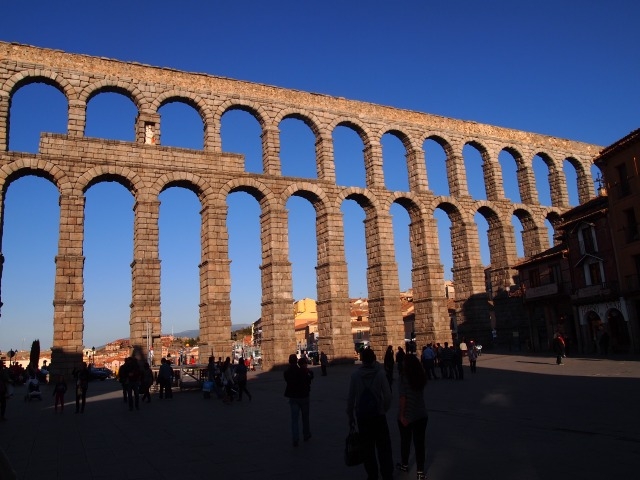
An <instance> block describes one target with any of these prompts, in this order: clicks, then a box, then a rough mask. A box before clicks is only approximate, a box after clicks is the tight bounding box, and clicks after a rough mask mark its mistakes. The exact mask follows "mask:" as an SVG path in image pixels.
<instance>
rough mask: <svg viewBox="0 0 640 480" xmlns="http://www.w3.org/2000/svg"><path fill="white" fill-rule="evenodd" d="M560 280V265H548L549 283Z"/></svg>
mask: <svg viewBox="0 0 640 480" xmlns="http://www.w3.org/2000/svg"><path fill="white" fill-rule="evenodd" d="M559 282H560V265H558V264H554V265H549V283H559Z"/></svg>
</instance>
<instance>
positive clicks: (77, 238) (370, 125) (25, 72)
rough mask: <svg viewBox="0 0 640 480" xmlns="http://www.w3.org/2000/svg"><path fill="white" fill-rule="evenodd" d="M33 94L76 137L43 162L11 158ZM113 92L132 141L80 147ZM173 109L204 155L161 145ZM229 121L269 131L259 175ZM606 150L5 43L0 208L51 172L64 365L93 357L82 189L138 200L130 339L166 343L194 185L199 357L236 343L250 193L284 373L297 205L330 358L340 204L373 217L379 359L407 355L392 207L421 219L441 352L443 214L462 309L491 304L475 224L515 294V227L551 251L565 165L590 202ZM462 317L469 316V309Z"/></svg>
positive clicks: (274, 344) (265, 308)
mask: <svg viewBox="0 0 640 480" xmlns="http://www.w3.org/2000/svg"><path fill="white" fill-rule="evenodd" d="M34 82H37V83H46V84H49V85H51V86H54V87H55V88H57V89H58V90H59V91H60V92H61V93H62V94H63V95H64V96H65V97H66V100H67V102H68V117H67V118H68V126H67V132H66V134H64V135H61V134H52V133H43V134H42V136H41V139H40V146H39V151H38V153H37V154H26V153H20V152H11V151H9V150H8V142H9V126H10V125H9V120H10V119H9V111H10V104H11V99H12V96H13V94H14V93H15V92H16V91H17V90H18V89H19V88H21V87H22V86H24V85H27V84H29V83H34ZM105 91H116V92H118V93H122V94H124V95H126V96H127V97H129V98H130V99H131V100H132V101H133V103H134V104H135V105H136V107H137V109H138V116H137V120H136V138H135V141H134V142H124V141H114V140H102V139H94V138H88V137H85V136H84V131H85V124H86V106H87V103H88V101H89V100H90V99H91V98H92V97H93V96H95V95H97V94H98V93H101V92H105ZM173 101H180V102H184V103H187V104H189V105H190V106H192V107H193V108H194V109H196V110H197V112H198V113H199V114H200V116H201V118H202V120H203V124H204V149H203V150H202V151H199V150H187V149H180V148H170V147H163V146H162V144H161V125H160V115H159V113H158V110H159V108H160V107H162V106H163V105H165V104H167V103H169V102H173ZM232 109H242V110H245V111H248V112H250V113H251V114H252V115H254V116H255V118H256V119H257V120H258V121H259V123H260V126H261V129H262V135H261V138H262V152H263V153H262V155H263V167H264V173H263V174H255V173H247V172H246V171H245V168H244V158H243V156H242V155H237V154H229V153H223V152H222V142H221V137H220V125H221V117H222V115H223V114H224V113H225V112H227V111H229V110H232ZM290 117H294V118H298V119H302V120H303V121H304V122H305V123H306V124H307V125H308V126H309V127H310V128H311V130H312V132H313V134H314V135H315V139H316V143H315V145H316V168H317V179H300V178H292V177H285V176H282V175H281V168H280V157H279V151H280V148H279V141H280V140H279V122H280V121H282V120H283V119H285V118H290ZM338 126H348V127H350V128H352V129H353V130H355V131H356V132H357V133H358V135H359V136H360V138H361V139H362V141H363V144H364V161H365V168H366V188H359V187H341V186H338V185H336V181H335V168H334V161H333V143H332V132H333V130H334V129H335V128H336V127H338ZM389 132H391V133H393V134H394V135H396V136H397V137H398V138H399V139H400V140H401V141H402V142H403V144H404V146H405V148H406V152H407V154H406V161H407V169H408V174H409V191H408V192H393V191H389V190H387V189H386V188H385V184H384V178H383V169H382V147H381V137H382V136H383V135H384V134H385V133H389ZM427 139H433V140H435V141H437V142H438V143H439V144H440V145H441V146H443V148H444V150H445V152H446V157H447V158H446V166H447V176H448V183H449V191H450V195H449V196H447V197H442V196H435V195H434V193H433V192H432V191H430V190H429V185H428V182H427V172H426V165H425V161H424V157H425V156H424V151H423V149H422V145H423V143H424V142H425V140H427ZM466 144H470V145H473V146H474V147H475V148H476V149H478V150H479V151H480V153H481V155H482V159H483V171H484V180H485V188H486V193H487V200H483V201H476V200H474V199H473V198H472V197H471V196H470V195H469V192H468V188H467V179H466V176H465V168H464V164H463V157H462V149H463V147H464V146H465V145H466ZM503 150H506V151H508V152H509V153H510V154H511V155H512V156H513V157H514V159H515V160H516V163H517V166H518V169H517V176H518V184H519V189H520V193H521V199H522V203H520V204H513V203H511V202H510V201H509V200H507V199H506V198H505V196H504V189H503V185H502V177H501V172H500V165H499V163H498V155H499V153H500V152H501V151H503ZM599 150H600V148H599V147H597V146H595V145H589V144H584V143H580V142H573V141H569V140H564V139H559V138H554V137H549V136H544V135H538V134H532V133H528V132H522V131H516V130H511V129H506V128H498V127H493V126H490V125H483V124H478V123H475V122H468V121H461V120H454V119H449V118H444V117H440V116H435V115H428V114H424V113H419V112H414V111H408V110H401V109H396V108H390V107H385V106H379V105H374V104H370V103H364V102H358V101H351V100H346V99H344V98H336V97H330V96H326V95H318V94H312V93H307V92H302V91H296V90H288V89H283V88H277V87H273V86H268V85H262V84H255V83H249V82H244V81H238V80H231V79H228V78H221V77H215V76H212V75H204V74H194V73H187V72H182V71H177V70H172V69H166V68H157V67H152V66H146V65H141V64H137V63H126V62H121V61H117V60H109V59H104V58H96V57H90V56H85V55H76V54H69V53H65V52H61V51H58V50H49V49H42V48H37V47H31V46H26V45H18V44H10V43H4V42H0V185H1V187H2V192H3V195H2V203H0V209H2V210H3V209H4V198H5V193H6V190H7V187H8V186H9V184H10V183H11V181H13V180H15V179H16V178H19V177H21V176H23V175H28V174H37V175H40V176H44V177H46V178H48V179H50V180H51V181H52V182H53V183H54V184H55V185H56V187H57V189H58V190H59V192H60V235H59V246H58V253H57V256H56V278H55V290H54V299H53V302H54V318H53V325H54V339H53V342H54V345H53V349H54V352H53V353H54V359H53V361H54V362H56V361H60V362H64V361H65V360H64V359H65V358H70V357H73V356H74V355H78V354H81V351H82V347H83V304H84V295H83V263H84V257H83V236H84V226H83V224H84V218H83V210H84V201H85V197H84V193H85V191H86V189H87V188H89V186H91V185H92V184H94V183H96V182H98V181H101V180H104V179H109V180H115V181H118V182H119V183H121V184H122V185H124V186H125V187H126V188H127V189H129V191H130V192H131V193H132V195H133V196H134V199H135V206H134V210H135V214H134V215H135V216H134V252H133V261H132V267H131V268H132V284H133V286H132V288H133V293H132V302H131V316H130V329H131V340H132V344H138V345H143V344H145V342H144V341H143V336H144V335H145V333H146V325H147V323H150V324H151V326H152V327H151V328H152V332H151V333H152V334H153V335H159V334H160V332H161V318H160V260H159V254H158V216H159V200H158V195H159V194H160V193H161V192H162V191H163V190H164V189H166V188H168V187H170V186H173V185H180V186H186V187H188V188H190V189H191V190H193V191H194V192H195V193H196V194H197V195H198V197H199V199H200V202H201V205H202V212H201V215H202V228H201V247H202V261H201V264H200V266H199V268H200V292H201V293H200V339H201V342H202V344H203V345H204V347H202V348H203V350H204V351H205V352H209V351H210V350H213V351H214V352H226V351H227V350H228V341H229V337H230V329H231V313H230V312H231V308H230V290H231V281H230V272H229V259H228V244H227V240H228V238H227V237H228V236H227V230H226V216H227V205H226V197H227V195H229V194H230V193H232V192H235V191H244V192H247V193H249V194H251V195H252V196H253V197H255V198H256V199H257V200H258V202H259V205H260V208H261V217H260V222H261V235H262V259H263V263H262V265H261V275H262V303H261V304H262V316H261V318H262V325H263V339H262V350H263V357H264V358H265V362H266V365H265V366H266V367H268V368H269V367H272V366H274V365H276V364H278V363H283V362H285V361H286V358H287V356H288V354H289V353H290V352H291V351H293V350H294V348H295V341H294V332H293V328H291V326H292V304H293V298H292V297H293V294H292V281H291V264H290V262H289V258H288V243H287V238H288V232H287V212H286V209H285V204H286V202H287V199H288V198H290V197H291V196H293V195H297V196H302V197H304V198H306V199H307V200H309V201H310V202H311V203H312V205H313V206H314V208H315V212H316V231H317V254H318V258H317V268H316V270H317V289H318V301H317V308H318V323H319V332H320V348H322V349H323V350H324V351H325V352H327V353H328V354H329V355H330V357H331V358H334V359H341V358H345V359H346V358H350V357H351V356H352V353H353V343H352V337H351V324H350V311H349V295H348V279H347V267H346V261H345V252H344V238H343V237H344V235H343V220H342V214H341V211H340V207H341V203H342V202H343V201H344V200H346V199H352V200H355V201H356V202H358V204H359V205H360V206H361V207H362V208H363V210H364V211H365V213H366V219H365V234H366V250H367V260H368V271H367V285H368V296H369V314H370V317H369V319H370V322H371V338H372V344H373V346H374V348H376V349H377V350H378V351H382V350H383V348H384V347H385V346H386V345H388V344H392V345H399V344H401V342H402V341H403V337H404V331H403V325H402V313H401V305H400V299H399V295H398V293H399V282H398V271H397V266H396V261H395V256H394V246H393V235H392V223H391V215H390V212H389V208H390V206H391V205H392V204H393V203H394V202H395V203H399V204H401V205H402V206H404V207H405V208H406V210H407V211H408V212H409V216H410V219H411V224H410V239H411V254H412V262H413V270H412V286H413V294H414V305H415V325H416V331H417V332H418V334H419V338H418V342H419V343H421V344H422V343H424V341H426V340H436V341H441V342H442V341H446V340H450V338H451V333H450V324H449V317H448V312H447V302H446V298H445V295H444V289H443V280H444V272H443V266H442V264H441V263H440V256H439V251H438V237H437V231H436V225H435V220H434V216H433V215H434V212H435V210H436V209H442V210H444V211H445V212H447V214H448V215H449V217H450V218H451V219H452V228H451V235H452V247H453V252H454V269H453V270H454V282H455V285H456V298H457V302H458V304H459V305H462V302H464V301H465V300H466V299H468V298H470V297H472V296H473V295H478V294H483V293H484V292H485V277H484V268H483V266H482V262H481V261H480V258H479V256H478V255H479V254H478V252H479V246H478V233H477V229H476V226H475V223H474V220H473V217H474V215H475V214H476V213H477V212H480V213H482V214H483V215H484V216H485V218H486V219H487V222H488V224H489V245H490V250H491V270H490V271H491V283H492V285H493V286H494V287H496V286H498V287H500V288H508V287H509V285H510V284H511V283H512V281H513V280H512V277H513V271H512V269H511V268H510V265H513V264H514V263H515V260H516V247H515V237H514V232H513V227H512V226H511V221H510V219H511V217H512V215H516V216H517V217H518V218H519V219H520V220H521V222H522V225H523V243H524V250H525V254H527V255H529V254H532V253H536V252H538V251H540V250H543V249H544V248H545V247H544V245H545V244H548V242H547V240H546V238H547V232H546V228H545V226H544V221H545V219H548V218H550V217H551V216H553V215H554V214H557V213H559V212H561V211H562V210H564V209H566V208H567V207H568V194H567V189H566V184H565V179H564V175H563V171H562V162H563V161H564V160H569V161H570V162H571V163H572V165H573V166H574V167H575V168H576V171H577V174H578V193H579V197H580V198H579V200H580V202H581V203H582V202H585V201H587V200H588V199H589V198H590V197H591V196H592V190H593V188H592V186H591V185H592V182H591V180H590V174H589V172H590V165H591V160H592V158H593V157H594V156H595V155H596V154H597V153H598V152H599ZM536 155H539V156H540V157H542V158H543V159H544V161H545V162H546V163H547V166H548V167H549V182H550V189H551V197H552V203H553V206H551V207H543V206H541V205H540V204H539V203H538V199H537V194H536V188H535V179H534V175H533V169H532V160H533V158H534V156H536ZM2 210H0V218H2ZM1 228H2V226H0V241H1V233H2V230H1ZM0 262H1V257H0ZM0 273H1V263H0ZM461 315H462V316H463V317H464V315H465V312H464V311H463V310H462V309H461ZM156 348H158V346H156ZM56 356H57V358H56Z"/></svg>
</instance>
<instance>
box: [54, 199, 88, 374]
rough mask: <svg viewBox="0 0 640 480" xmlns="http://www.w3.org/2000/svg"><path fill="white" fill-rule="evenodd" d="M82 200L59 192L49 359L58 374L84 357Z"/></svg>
mask: <svg viewBox="0 0 640 480" xmlns="http://www.w3.org/2000/svg"><path fill="white" fill-rule="evenodd" d="M84 203H85V199H84V196H82V195H61V196H60V237H59V239H58V254H57V255H56V277H55V287H54V293H53V346H52V353H51V363H52V364H53V365H54V368H55V371H56V373H61V374H69V373H70V372H71V371H72V370H73V367H74V366H77V363H78V362H80V361H82V359H83V358H82V346H83V345H82V343H83V338H82V335H83V330H84V321H83V313H84V283H83V282H84V281H83V270H84V256H83V251H82V244H83V240H84Z"/></svg>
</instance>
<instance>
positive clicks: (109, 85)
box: [79, 79, 149, 112]
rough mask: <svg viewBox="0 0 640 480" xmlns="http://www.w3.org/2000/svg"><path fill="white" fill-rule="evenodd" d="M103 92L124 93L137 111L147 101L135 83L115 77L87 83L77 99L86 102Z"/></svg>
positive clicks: (141, 108)
mask: <svg viewBox="0 0 640 480" xmlns="http://www.w3.org/2000/svg"><path fill="white" fill-rule="evenodd" d="M132 85H134V87H133V88H131V86H132ZM103 92H104V93H107V92H116V93H121V94H123V95H125V96H126V97H127V98H129V100H131V101H132V102H133V104H134V105H135V106H136V109H137V110H138V112H141V111H142V110H143V106H144V105H145V104H147V103H149V102H147V101H146V100H145V94H144V93H143V92H141V91H140V89H139V88H138V87H137V86H135V83H129V82H126V81H123V80H117V79H113V80H111V79H105V80H99V81H97V82H94V83H90V84H88V85H87V86H86V87H84V89H83V90H82V92H81V93H80V95H79V100H81V101H83V102H84V103H85V104H86V103H87V102H88V101H89V100H90V99H91V98H93V97H95V96H96V95H98V94H100V93H103Z"/></svg>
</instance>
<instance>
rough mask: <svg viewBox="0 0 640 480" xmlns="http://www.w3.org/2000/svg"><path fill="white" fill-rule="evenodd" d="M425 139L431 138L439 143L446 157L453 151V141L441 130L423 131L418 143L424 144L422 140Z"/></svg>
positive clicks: (424, 140)
mask: <svg viewBox="0 0 640 480" xmlns="http://www.w3.org/2000/svg"><path fill="white" fill-rule="evenodd" d="M427 140H433V141H434V142H436V143H437V144H438V145H440V147H441V148H442V150H444V153H445V155H446V156H447V158H449V157H451V155H453V153H454V149H453V142H452V140H451V139H449V138H447V135H445V134H444V133H443V132H440V131H431V132H426V133H424V134H423V135H422V136H421V137H420V145H422V146H424V142H426V141H427Z"/></svg>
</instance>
